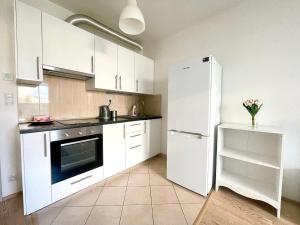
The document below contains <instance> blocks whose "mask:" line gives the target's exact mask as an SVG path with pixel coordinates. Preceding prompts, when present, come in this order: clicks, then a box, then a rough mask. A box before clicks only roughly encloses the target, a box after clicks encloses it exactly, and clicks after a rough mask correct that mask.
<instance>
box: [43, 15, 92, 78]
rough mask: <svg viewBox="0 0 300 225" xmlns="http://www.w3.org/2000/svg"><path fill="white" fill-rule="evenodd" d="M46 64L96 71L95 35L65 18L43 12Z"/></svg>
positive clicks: (80, 70)
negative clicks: (66, 20) (64, 19)
mask: <svg viewBox="0 0 300 225" xmlns="http://www.w3.org/2000/svg"><path fill="white" fill-rule="evenodd" d="M42 21H43V57H44V61H43V64H44V65H48V66H54V67H59V68H63V69H68V70H73V71H78V72H83V73H90V74H93V73H94V65H93V64H94V62H93V61H94V59H93V58H94V35H93V34H91V33H89V32H87V31H85V30H83V29H80V28H78V27H75V26H73V25H72V24H69V23H67V22H65V21H63V20H60V19H58V18H55V17H53V16H50V15H48V14H46V13H43V14H42Z"/></svg>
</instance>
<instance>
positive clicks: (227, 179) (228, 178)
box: [218, 171, 279, 208]
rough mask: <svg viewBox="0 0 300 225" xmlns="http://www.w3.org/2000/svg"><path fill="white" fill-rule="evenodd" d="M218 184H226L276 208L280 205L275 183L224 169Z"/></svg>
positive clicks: (240, 192)
mask: <svg viewBox="0 0 300 225" xmlns="http://www.w3.org/2000/svg"><path fill="white" fill-rule="evenodd" d="M218 185H220V186H226V187H228V188H230V189H232V190H233V191H235V192H237V193H239V194H242V195H244V196H246V197H249V198H252V199H257V200H261V201H265V202H267V203H269V204H270V205H272V206H274V207H275V208H277V207H278V206H279V202H278V201H277V198H278V195H277V192H276V185H275V184H270V183H266V182H264V181H261V180H256V179H252V178H249V177H243V176H241V175H238V174H233V173H230V172H227V171H222V173H221V175H220V178H219V184H218Z"/></svg>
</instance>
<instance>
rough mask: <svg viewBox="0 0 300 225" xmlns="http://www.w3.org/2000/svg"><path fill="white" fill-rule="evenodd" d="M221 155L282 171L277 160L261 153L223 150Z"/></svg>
mask: <svg viewBox="0 0 300 225" xmlns="http://www.w3.org/2000/svg"><path fill="white" fill-rule="evenodd" d="M219 155H221V156H224V157H227V158H232V159H237V160H241V161H244V162H248V163H252V164H257V165H260V166H265V167H269V168H273V169H278V170H279V169H280V166H279V165H278V164H279V163H278V162H277V161H276V160H275V159H272V158H270V156H266V155H263V154H259V153H254V152H246V151H240V150H235V149H230V148H223V149H222V150H221V152H219Z"/></svg>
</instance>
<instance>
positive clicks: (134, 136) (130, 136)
mask: <svg viewBox="0 0 300 225" xmlns="http://www.w3.org/2000/svg"><path fill="white" fill-rule="evenodd" d="M138 136H141V134H137V135H132V136H130V137H131V138H134V137H138Z"/></svg>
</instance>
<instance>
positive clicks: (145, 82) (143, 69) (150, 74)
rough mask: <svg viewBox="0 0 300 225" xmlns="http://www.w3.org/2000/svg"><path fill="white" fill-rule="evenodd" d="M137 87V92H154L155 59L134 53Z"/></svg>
mask: <svg viewBox="0 0 300 225" xmlns="http://www.w3.org/2000/svg"><path fill="white" fill-rule="evenodd" d="M134 72H135V89H136V92H137V93H142V94H153V88H154V87H153V83H154V61H153V60H152V59H150V58H147V57H145V56H143V55H140V54H137V53H135V55H134Z"/></svg>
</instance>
